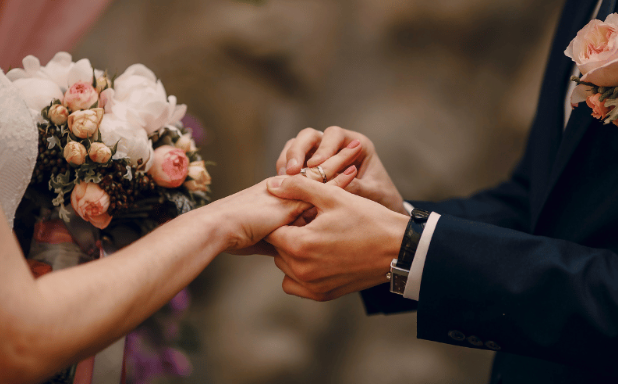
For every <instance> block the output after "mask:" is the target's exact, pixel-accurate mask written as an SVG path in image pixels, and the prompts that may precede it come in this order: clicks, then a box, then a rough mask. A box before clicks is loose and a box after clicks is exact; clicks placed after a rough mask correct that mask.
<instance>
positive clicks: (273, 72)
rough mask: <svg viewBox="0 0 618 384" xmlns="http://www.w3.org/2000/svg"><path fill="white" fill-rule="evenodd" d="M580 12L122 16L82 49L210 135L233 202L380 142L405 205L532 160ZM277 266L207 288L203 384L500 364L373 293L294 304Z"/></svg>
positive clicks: (394, 376)
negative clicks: (321, 138) (556, 34)
mask: <svg viewBox="0 0 618 384" xmlns="http://www.w3.org/2000/svg"><path fill="white" fill-rule="evenodd" d="M562 3H563V0H546V1H543V2H539V1H537V0H433V1H420V0H417V1H410V0H389V1H381V0H337V1H333V0H266V1H263V2H262V5H254V4H249V3H242V2H234V1H231V0H177V1H163V0H118V1H116V2H114V3H113V4H112V5H111V7H110V8H109V9H108V10H107V12H106V13H105V14H104V15H103V17H102V18H101V19H100V21H99V22H98V23H97V24H96V25H95V26H94V28H93V29H92V30H91V31H90V32H89V34H88V35H87V36H85V38H84V39H83V40H82V42H81V43H80V45H79V46H78V48H77V49H75V50H74V52H73V54H74V58H75V59H79V58H82V57H88V58H90V59H91V61H92V63H93V65H94V66H95V67H98V68H108V69H109V70H110V72H111V73H113V72H114V71H117V72H118V73H121V72H122V71H124V69H125V68H126V67H127V66H128V65H130V64H132V63H136V62H141V63H143V64H145V65H147V66H148V67H150V68H151V69H153V70H154V71H155V73H156V74H157V75H158V76H159V77H160V78H161V79H162V81H163V83H164V84H165V86H166V89H167V92H168V94H174V95H176V96H177V97H178V99H179V101H180V102H182V103H186V104H188V105H189V111H190V112H191V114H193V115H194V116H195V117H197V118H198V119H199V120H200V121H201V122H202V123H203V124H204V126H205V127H206V137H205V140H204V142H203V143H202V148H203V154H204V157H205V158H206V159H210V160H213V161H215V162H216V163H217V164H218V165H217V166H216V167H211V168H210V172H211V174H212V175H213V178H214V186H213V197H214V198H220V197H223V196H226V195H228V194H231V193H234V192H236V191H238V190H240V189H242V188H245V187H248V186H250V185H252V184H254V183H256V182H258V181H260V180H262V179H264V178H265V177H268V176H271V175H273V174H274V173H275V167H274V163H275V160H276V158H277V157H278V154H279V151H280V150H281V148H282V147H283V144H284V143H285V141H286V140H287V139H289V138H291V137H293V136H294V135H295V134H296V133H297V132H298V131H299V130H300V129H302V128H304V127H308V126H311V127H314V128H317V129H324V128H326V127H327V126H329V125H340V126H343V127H346V128H349V129H353V130H357V131H360V132H362V133H364V134H366V135H367V136H369V137H370V138H371V139H373V141H374V143H375V145H376V148H377V151H378V153H379V154H380V157H381V158H382V161H383V163H384V165H385V166H386V168H387V169H388V171H389V172H390V174H391V176H392V178H393V180H394V182H395V184H396V185H397V186H398V187H399V188H400V191H401V192H402V194H403V196H404V197H405V198H411V199H432V200H436V199H441V198H445V197H449V196H456V195H466V194H469V193H472V192H473V191H475V190H478V189H480V188H483V187H487V186H491V185H493V184H495V183H497V182H498V181H500V180H502V179H504V178H505V177H507V175H508V172H509V171H510V169H511V168H512V167H513V166H514V164H515V162H516V161H517V159H518V158H519V156H520V155H521V151H522V149H523V145H524V142H525V138H526V135H527V129H528V124H529V123H530V120H531V118H532V115H533V113H534V107H535V103H536V99H537V93H538V88H539V84H540V80H541V76H542V72H543V68H544V65H545V60H546V55H547V49H548V47H549V43H550V40H551V36H552V34H553V29H554V27H555V23H556V21H557V16H558V12H559V10H560V8H561V5H562ZM282 277H283V276H282V274H281V273H280V272H279V271H278V270H277V269H276V268H275V266H274V264H273V263H272V260H270V259H269V258H267V257H261V256H253V257H234V256H230V255H221V256H220V257H219V258H217V260H215V261H214V262H213V263H212V264H211V266H209V267H208V268H207V269H206V270H205V271H204V273H203V274H202V275H201V276H200V278H199V279H198V280H197V281H196V282H195V283H193V284H192V286H191V291H192V293H193V297H194V304H193V309H192V311H191V314H190V320H191V322H192V323H193V324H194V325H196V326H197V327H198V328H199V329H200V339H201V343H202V348H201V350H200V352H198V353H195V354H193V355H192V356H191V357H192V360H193V363H194V365H195V370H194V374H193V376H192V377H191V378H190V379H186V380H184V381H182V382H186V383H222V384H227V383H240V384H260V383H298V384H301V383H303V384H304V383H350V384H351V383H355V384H363V383H395V382H398V383H401V382H405V383H479V382H484V381H485V380H486V378H487V377H488V374H489V367H490V363H491V359H492V355H491V353H489V352H485V351H478V350H469V349H464V348H457V347H453V346H448V345H440V344H437V343H432V342H427V341H423V340H417V339H416V316H415V314H413V313H412V314H406V315H396V316H388V317H385V316H373V317H367V316H365V314H364V311H363V308H362V304H361V301H360V299H359V297H358V295H349V296H347V297H343V298H341V299H338V300H335V301H333V302H329V303H314V302H310V301H307V300H302V299H299V298H295V297H288V296H286V295H285V294H284V293H283V292H282V291H281V288H280V283H281V280H282Z"/></svg>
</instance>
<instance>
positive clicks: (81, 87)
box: [64, 81, 99, 112]
mask: <svg viewBox="0 0 618 384" xmlns="http://www.w3.org/2000/svg"><path fill="white" fill-rule="evenodd" d="M97 100H99V94H98V93H97V90H96V89H94V87H93V86H92V84H90V83H87V82H85V81H78V82H77V83H75V84H73V85H72V86H71V88H69V90H68V91H66V92H65V94H64V105H65V106H66V107H67V108H69V109H70V110H71V111H73V112H75V111H79V110H82V109H88V108H90V107H92V106H93V105H94V103H96V102H97Z"/></svg>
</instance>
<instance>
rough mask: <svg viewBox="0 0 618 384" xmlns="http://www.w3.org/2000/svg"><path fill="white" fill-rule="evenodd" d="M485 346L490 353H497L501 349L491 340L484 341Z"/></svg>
mask: <svg viewBox="0 0 618 384" xmlns="http://www.w3.org/2000/svg"><path fill="white" fill-rule="evenodd" d="M485 346H486V347H487V348H489V349H491V350H492V351H499V350H501V349H502V347H501V346H499V345H498V343H496V342H495V341H491V340H488V341H486V342H485Z"/></svg>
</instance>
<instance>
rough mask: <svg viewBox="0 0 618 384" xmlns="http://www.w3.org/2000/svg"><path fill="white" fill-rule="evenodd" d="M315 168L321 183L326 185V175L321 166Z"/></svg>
mask: <svg viewBox="0 0 618 384" xmlns="http://www.w3.org/2000/svg"><path fill="white" fill-rule="evenodd" d="M316 168H317V169H318V172H320V175H322V182H323V183H324V184H326V182H327V181H328V178H327V177H326V173H324V170H323V169H322V167H321V166H319V165H318V166H317V167H316Z"/></svg>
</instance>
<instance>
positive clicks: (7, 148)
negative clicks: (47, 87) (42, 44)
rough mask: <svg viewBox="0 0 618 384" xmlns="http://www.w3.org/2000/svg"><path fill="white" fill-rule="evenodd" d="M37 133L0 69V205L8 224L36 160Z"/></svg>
mask: <svg viewBox="0 0 618 384" xmlns="http://www.w3.org/2000/svg"><path fill="white" fill-rule="evenodd" d="M38 137H39V135H38V132H37V126H36V123H35V121H34V119H33V117H32V115H31V113H30V109H29V108H28V107H27V106H26V103H25V102H24V101H23V99H22V98H21V96H20V95H19V92H18V91H17V89H15V87H14V86H13V85H12V84H11V81H10V80H9V79H7V77H6V76H5V75H4V73H3V72H2V70H1V69H0V205H2V210H3V211H4V214H5V215H6V218H7V219H8V221H9V226H10V227H11V228H12V227H13V219H14V217H15V211H16V210H17V206H18V205H19V203H20V201H21V199H22V197H23V195H24V192H25V191H26V188H27V187H28V184H29V183H30V178H31V176H32V171H33V170H34V166H35V164H36V158H37V155H38V153H37V151H38Z"/></svg>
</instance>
